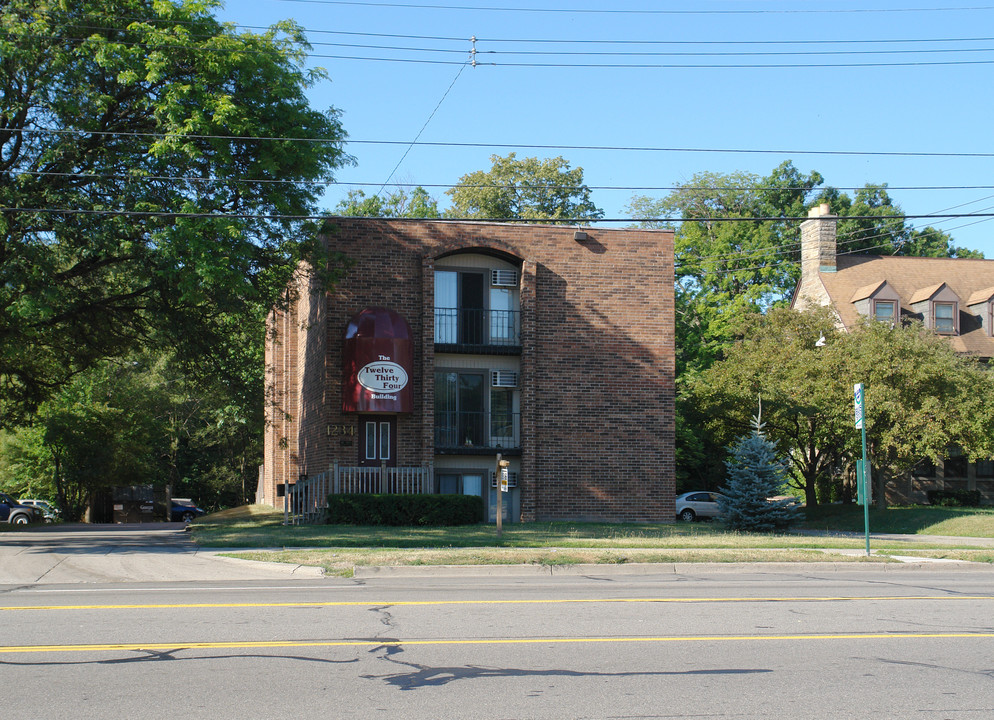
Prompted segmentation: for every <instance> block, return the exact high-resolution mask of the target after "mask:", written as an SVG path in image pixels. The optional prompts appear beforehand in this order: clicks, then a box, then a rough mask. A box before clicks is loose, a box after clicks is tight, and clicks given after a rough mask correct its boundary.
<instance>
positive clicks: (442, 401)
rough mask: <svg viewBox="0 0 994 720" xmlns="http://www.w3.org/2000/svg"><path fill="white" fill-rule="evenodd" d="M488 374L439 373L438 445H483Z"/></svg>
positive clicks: (436, 395) (437, 385)
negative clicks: (486, 379)
mask: <svg viewBox="0 0 994 720" xmlns="http://www.w3.org/2000/svg"><path fill="white" fill-rule="evenodd" d="M485 378H486V376H485V375H484V374H483V373H457V372H438V373H435V447H441V448H457V447H483V446H485V445H486V444H487V443H486V442H485V441H484V437H485V434H484V425H485V423H484V420H485V418H486V415H485V410H486V408H485V407H484V403H485V401H486V393H485V388H486V383H485V382H484V380H485Z"/></svg>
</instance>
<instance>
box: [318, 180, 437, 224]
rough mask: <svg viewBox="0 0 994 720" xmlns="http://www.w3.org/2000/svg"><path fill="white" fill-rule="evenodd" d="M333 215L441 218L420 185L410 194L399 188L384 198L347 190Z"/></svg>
mask: <svg viewBox="0 0 994 720" xmlns="http://www.w3.org/2000/svg"><path fill="white" fill-rule="evenodd" d="M335 214H336V215H346V216H354V217H408V218H437V217H441V213H440V212H439V211H438V201H437V200H435V198H433V197H432V196H431V195H429V194H428V191H427V190H425V189H424V188H423V187H421V186H420V185H419V186H418V187H416V188H414V189H413V190H411V191H410V192H407V191H406V190H404V189H403V188H401V189H400V190H397V191H395V192H392V193H389V194H387V195H386V196H383V195H379V194H377V195H366V193H364V192H363V191H362V190H349V193H348V195H347V196H346V198H345V199H344V200H342V201H341V202H339V203H338V205H336V206H335Z"/></svg>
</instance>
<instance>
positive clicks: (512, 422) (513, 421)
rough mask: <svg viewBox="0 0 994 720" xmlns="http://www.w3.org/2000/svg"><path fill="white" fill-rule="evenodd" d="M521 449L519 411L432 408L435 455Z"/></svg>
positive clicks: (473, 453) (504, 451) (478, 453)
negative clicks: (433, 412) (458, 410)
mask: <svg viewBox="0 0 994 720" xmlns="http://www.w3.org/2000/svg"><path fill="white" fill-rule="evenodd" d="M520 449H521V413H508V412H500V413H485V412H454V411H453V412H436V413H435V452H436V453H437V454H439V455H481V454H485V455H489V454H493V453H496V452H502V453H508V451H511V452H510V453H509V454H512V455H513V454H515V451H518V452H520Z"/></svg>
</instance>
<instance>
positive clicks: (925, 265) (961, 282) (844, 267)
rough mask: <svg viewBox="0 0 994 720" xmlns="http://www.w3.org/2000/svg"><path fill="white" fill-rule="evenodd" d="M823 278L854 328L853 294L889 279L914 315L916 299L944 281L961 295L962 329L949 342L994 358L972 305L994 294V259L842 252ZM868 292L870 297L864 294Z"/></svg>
mask: <svg viewBox="0 0 994 720" xmlns="http://www.w3.org/2000/svg"><path fill="white" fill-rule="evenodd" d="M818 278H819V279H820V280H821V281H822V283H823V284H824V286H825V289H826V290H827V291H828V294H829V296H830V297H831V299H832V304H833V305H834V307H835V309H836V311H837V312H838V314H839V318H840V319H841V320H842V323H843V324H844V325H845V326H846V327H847V328H851V327H853V326H854V325H856V324H857V323H858V322H859V313H858V312H857V311H856V307H855V306H854V305H853V301H854V300H855V299H856V298H855V297H854V296H855V295H856V294H857V293H858V292H859V291H862V290H865V289H866V288H867V287H868V286H873V287H874V288H875V287H877V286H879V285H880V283H881V282H883V281H884V280H886V281H887V283H888V284H889V285H890V286H891V287H892V288H893V289H894V291H895V292H897V294H898V295H899V296H900V298H901V315H902V317H905V318H911V317H915V315H914V314H913V313H912V311H911V309H910V308H911V304H912V302H917V300H915V298H919V297H920V296H921V294H922V292H923V291H930V292H929V294H927V295H925V296H924V297H925V298H928V297H931V296H932V295H933V294H934V293H935V291H937V290H938V289H939V288H940V287H941V286H942V284H943V283H945V284H946V285H947V286H948V287H949V289H950V290H952V291H953V292H954V293H956V295H957V296H959V298H960V299H961V300H963V299H965V298H970V299H969V300H968V301H966V302H961V304H960V308H959V312H960V317H959V319H960V334H959V335H958V336H955V337H950V338H949V341H950V343H952V345H953V347H954V348H955V349H956V351H957V352H961V353H969V354H971V355H978V356H980V357H987V358H989V357H994V338H990V337H988V336H987V333H986V331H985V330H984V329H983V327H981V325H980V320H979V318H977V317H976V316H975V315H973V314H972V313H971V312H970V311H969V310H967V307H966V306H967V305H968V304H971V303H973V302H983V300H979V301H976V300H975V298H977V297H982V296H983V293H985V292H989V293H990V294H989V295H988V299H989V298H990V296H991V295H994V260H974V259H972V258H922V257H897V256H887V255H839V256H838V258H837V270H836V272H834V273H826V272H819V273H818ZM864 297H865V296H864Z"/></svg>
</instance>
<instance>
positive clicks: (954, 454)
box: [942, 448, 967, 478]
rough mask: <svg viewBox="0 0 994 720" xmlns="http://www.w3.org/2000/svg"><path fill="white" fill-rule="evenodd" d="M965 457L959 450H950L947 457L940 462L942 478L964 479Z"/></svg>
mask: <svg viewBox="0 0 994 720" xmlns="http://www.w3.org/2000/svg"><path fill="white" fill-rule="evenodd" d="M966 465H967V463H966V455H964V454H963V451H962V450H960V449H959V448H951V449H950V450H949V456H948V457H947V458H946V459H945V460H943V462H942V477H944V478H965V477H966Z"/></svg>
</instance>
